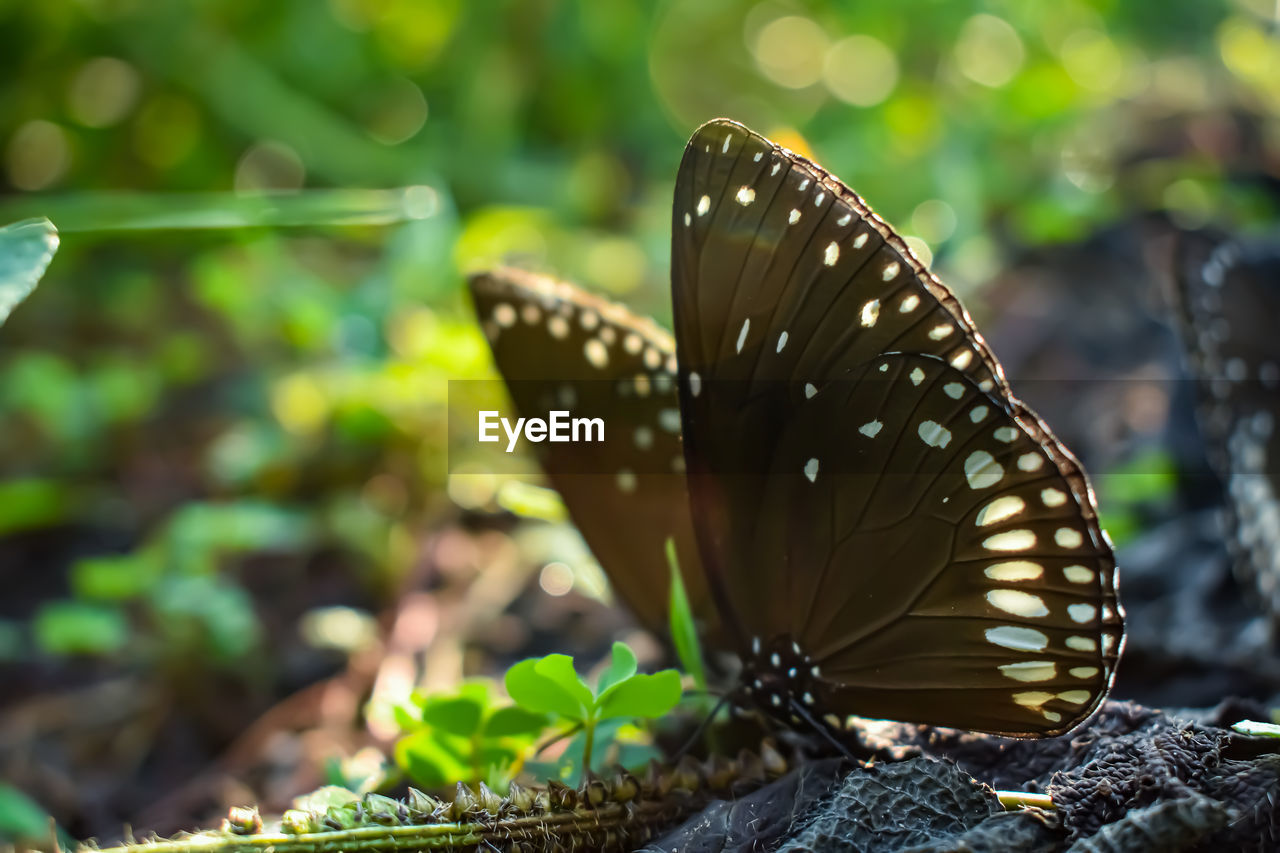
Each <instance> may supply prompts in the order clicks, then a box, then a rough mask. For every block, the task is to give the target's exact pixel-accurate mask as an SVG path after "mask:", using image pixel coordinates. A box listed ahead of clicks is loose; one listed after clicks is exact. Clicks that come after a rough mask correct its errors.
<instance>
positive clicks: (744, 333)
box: [738, 317, 751, 353]
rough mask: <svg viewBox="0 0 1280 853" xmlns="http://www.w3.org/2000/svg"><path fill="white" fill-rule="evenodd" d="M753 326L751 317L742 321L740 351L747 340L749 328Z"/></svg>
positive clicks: (739, 340)
mask: <svg viewBox="0 0 1280 853" xmlns="http://www.w3.org/2000/svg"><path fill="white" fill-rule="evenodd" d="M750 328H751V318H750V317H748V318H747V319H745V320H743V321H742V329H741V330H740V331H739V332H738V352H739V353H741V352H742V347H743V346H744V345H745V344H746V342H747V330H748V329H750Z"/></svg>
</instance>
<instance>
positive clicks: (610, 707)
mask: <svg viewBox="0 0 1280 853" xmlns="http://www.w3.org/2000/svg"><path fill="white" fill-rule="evenodd" d="M679 701H680V673H678V672H676V671H675V670H674V669H664V670H662V671H661V672H655V673H654V674H653V675H633V676H631V677H630V678H628V679H627V680H626V681H623V682H620V683H618V684H615V685H614V686H613V688H612V689H611V690H610V691H609V695H608V696H601V697H600V705H599V707H598V708H597V711H596V718H597V719H600V720H606V719H609V718H610V717H646V718H648V719H655V718H657V717H661V716H662V715H664V714H667V713H669V712H670V711H671V709H672V708H674V707H675V706H676V703H677V702H679Z"/></svg>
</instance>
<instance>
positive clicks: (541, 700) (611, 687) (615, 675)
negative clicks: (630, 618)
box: [506, 643, 681, 768]
mask: <svg viewBox="0 0 1280 853" xmlns="http://www.w3.org/2000/svg"><path fill="white" fill-rule="evenodd" d="M506 685H507V693H508V694H510V696H511V698H512V700H514V701H515V703H516V704H517V705H518V706H520V707H522V708H524V709H526V710H528V711H533V712H537V713H547V714H554V715H556V716H557V717H559V718H560V719H562V720H564V721H567V722H569V723H571V724H573V726H572V728H571V729H570V732H576V731H581V732H582V733H583V737H584V744H583V758H582V766H583V767H584V768H585V767H590V766H591V755H592V746H593V742H594V738H595V733H596V730H597V727H598V726H599V724H600V723H602V722H604V721H606V720H622V719H634V718H636V717H642V718H646V719H654V718H656V717H661V716H663V715H664V714H666V713H668V712H669V711H670V710H671V709H672V708H674V707H675V706H676V703H677V702H679V701H680V690H681V688H680V674H679V673H678V672H676V671H675V670H674V669H664V670H662V671H661V672H655V673H653V674H651V675H644V674H637V673H636V656H635V653H634V652H633V651H631V649H630V648H629V647H628V646H627V645H626V644H625V643H614V644H613V655H612V658H611V660H610V663H609V666H608V667H607V668H606V669H605V671H604V672H603V673H602V674H601V676H600V679H599V681H598V682H597V684H596V691H595V692H594V693H592V691H591V689H590V688H589V687H587V685H586V683H584V682H583V680H582V678H581V676H579V675H578V673H577V671H576V670H575V669H574V668H573V658H571V657H569V656H567V655H547V656H546V657H543V658H530V659H529V660H523V661H521V662H520V663H518V664H516V665H515V666H513V667H511V669H509V670H507V677H506Z"/></svg>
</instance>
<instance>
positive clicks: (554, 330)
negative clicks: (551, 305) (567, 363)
mask: <svg viewBox="0 0 1280 853" xmlns="http://www.w3.org/2000/svg"><path fill="white" fill-rule="evenodd" d="M547 331H548V332H550V333H551V337H553V338H555V339H556V340H558V341H562V340H564V339H565V338H567V337H569V321H568V320H566V319H565V318H563V317H561V316H560V315H559V314H553V315H552V316H550V317H548V318H547Z"/></svg>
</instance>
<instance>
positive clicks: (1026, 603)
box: [987, 589, 1049, 619]
mask: <svg viewBox="0 0 1280 853" xmlns="http://www.w3.org/2000/svg"><path fill="white" fill-rule="evenodd" d="M987 601H988V602H990V603H991V606H992V607H994V608H996V609H997V610H1003V611H1004V612H1005V613H1012V614H1013V615H1014V616H1021V617H1022V618H1024V619H1038V618H1040V617H1042V616H1048V615H1049V608H1048V607H1045V604H1044V599H1042V598H1041V597H1040V596H1038V595H1032V594H1031V593H1029V592H1023V591H1022V590H1020V589H993V590H988V592H987Z"/></svg>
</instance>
